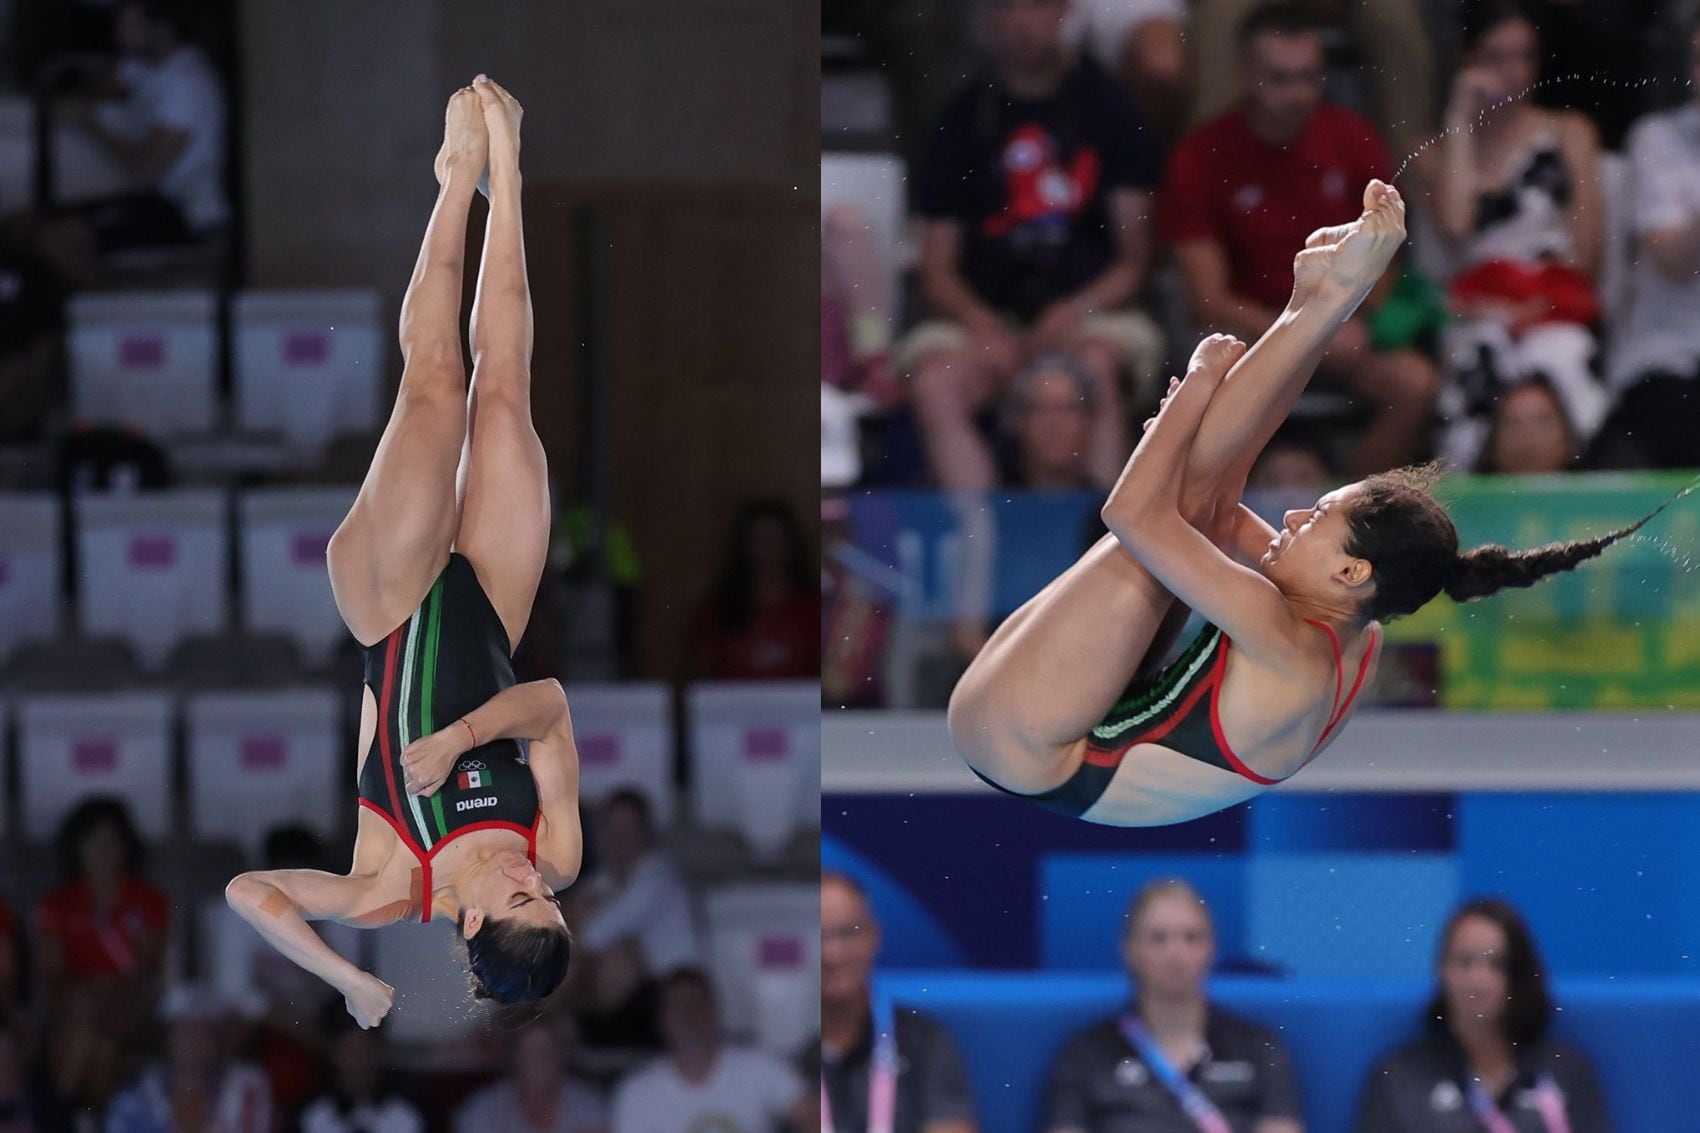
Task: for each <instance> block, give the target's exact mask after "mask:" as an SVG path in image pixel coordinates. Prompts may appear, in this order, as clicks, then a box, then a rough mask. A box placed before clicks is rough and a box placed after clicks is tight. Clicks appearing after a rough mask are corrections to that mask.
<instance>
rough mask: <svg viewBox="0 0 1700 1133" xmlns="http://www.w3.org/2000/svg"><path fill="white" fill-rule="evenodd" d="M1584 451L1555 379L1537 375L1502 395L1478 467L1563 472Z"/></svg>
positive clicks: (1482, 469)
mask: <svg viewBox="0 0 1700 1133" xmlns="http://www.w3.org/2000/svg"><path fill="white" fill-rule="evenodd" d="M1580 455H1581V453H1580V450H1579V448H1578V446H1577V444H1576V431H1575V430H1574V429H1572V428H1571V427H1570V418H1569V417H1568V416H1566V414H1565V412H1564V402H1563V401H1561V400H1560V399H1559V396H1558V394H1557V393H1555V392H1554V391H1553V387H1552V383H1551V382H1549V381H1547V380H1546V379H1545V378H1543V377H1540V376H1536V377H1533V378H1530V379H1529V380H1528V381H1526V382H1524V383H1523V384H1522V385H1520V386H1515V387H1513V388H1512V389H1510V390H1507V391H1506V392H1505V394H1504V395H1503V396H1501V397H1500V399H1499V404H1498V405H1496V406H1495V407H1494V412H1493V429H1492V431H1490V432H1489V433H1488V439H1487V443H1486V444H1485V445H1484V446H1483V447H1482V460H1481V464H1480V465H1479V466H1478V467H1477V469H1476V471H1478V472H1503V473H1508V474H1511V475H1535V474H1539V473H1546V472H1562V471H1564V470H1566V469H1570V468H1574V467H1575V466H1576V461H1577V458H1578V457H1579V456H1580Z"/></svg>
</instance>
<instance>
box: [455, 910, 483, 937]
mask: <svg viewBox="0 0 1700 1133" xmlns="http://www.w3.org/2000/svg"><path fill="white" fill-rule="evenodd" d="M483 927H484V910H483V909H480V908H479V907H478V906H477V905H474V906H472V907H471V908H470V909H467V910H466V911H465V912H464V913H462V914H461V918H460V934H461V935H462V936H464V937H465V938H466V939H468V940H471V939H472V938H473V937H475V936H477V935H478V930H479V929H481V928H483Z"/></svg>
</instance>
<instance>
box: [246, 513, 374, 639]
mask: <svg viewBox="0 0 1700 1133" xmlns="http://www.w3.org/2000/svg"><path fill="white" fill-rule="evenodd" d="M357 492H358V489H357V488H265V489H256V490H254V491H249V492H244V493H242V495H241V496H239V497H238V498H237V501H236V514H237V519H238V522H237V554H238V555H239V556H240V558H239V560H238V562H239V564H240V567H241V578H242V587H241V602H242V623H243V626H244V627H245V628H246V629H248V630H249V631H251V632H265V633H279V634H283V635H284V636H286V637H288V638H289V639H290V640H292V641H294V642H295V645H296V647H297V648H298V649H299V650H300V651H301V655H302V657H304V658H305V659H306V660H307V662H308V663H309V664H310V665H313V666H314V667H316V668H317V667H323V666H324V665H326V664H328V663H329V662H330V660H331V656H332V654H334V653H335V652H336V649H337V646H338V645H340V644H341V643H342V642H343V640H344V639H345V638H346V637H347V636H348V630H347V628H346V627H345V626H344V625H343V623H342V615H341V614H339V613H338V612H337V608H336V599H335V598H334V597H333V596H332V594H331V579H330V574H329V572H328V570H327V569H326V566H325V547H326V545H327V544H328V543H329V542H330V538H331V534H332V533H333V532H335V531H336V529H337V526H338V525H339V524H340V523H341V522H342V519H343V517H344V516H345V515H347V514H348V509H349V507H350V506H351V505H352V504H353V503H354V497H355V494H356V493H357Z"/></svg>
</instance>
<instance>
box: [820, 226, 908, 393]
mask: <svg viewBox="0 0 1700 1133" xmlns="http://www.w3.org/2000/svg"><path fill="white" fill-rule="evenodd" d="M879 254H880V253H879V247H878V245H877V244H876V243H875V241H874V238H873V234H872V232H871V230H870V228H869V223H868V217H867V215H866V214H865V213H863V212H862V210H861V209H859V208H857V207H856V206H855V205H850V204H840V205H834V206H833V207H832V208H829V209H827V210H826V215H825V216H823V217H822V218H821V225H820V284H821V288H820V291H821V294H820V322H821V352H820V368H821V372H820V380H821V382H822V383H823V384H825V385H831V386H836V387H838V388H840V389H845V390H852V391H856V392H859V393H862V394H864V395H865V396H866V397H868V398H869V399H870V400H872V401H873V402H874V403H875V404H876V405H891V404H893V403H895V402H896V401H897V400H899V399H900V398H901V396H902V389H901V387H900V386H899V385H898V382H897V378H896V375H895V374H893V373H892V370H891V332H892V326H893V324H894V323H895V321H896V318H895V311H896V297H895V296H893V295H892V294H890V291H891V283H890V280H891V274H890V272H888V271H887V270H886V269H885V267H884V265H882V264H881V263H880V258H879Z"/></svg>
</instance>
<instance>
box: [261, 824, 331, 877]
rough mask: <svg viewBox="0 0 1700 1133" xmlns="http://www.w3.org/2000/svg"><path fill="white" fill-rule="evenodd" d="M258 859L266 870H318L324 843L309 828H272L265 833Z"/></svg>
mask: <svg viewBox="0 0 1700 1133" xmlns="http://www.w3.org/2000/svg"><path fill="white" fill-rule="evenodd" d="M260 857H261V859H262V860H263V861H264V862H265V863H266V868H267V869H318V868H320V866H321V865H322V864H323V862H324V858H325V843H324V840H323V839H321V838H320V837H319V835H318V834H317V833H315V832H314V831H313V830H312V829H311V828H310V827H306V826H302V825H300V824H298V823H290V824H286V825H283V826H274V827H272V828H271V829H270V830H268V831H266V840H265V843H264V847H263V848H262V849H261V851H260Z"/></svg>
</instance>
